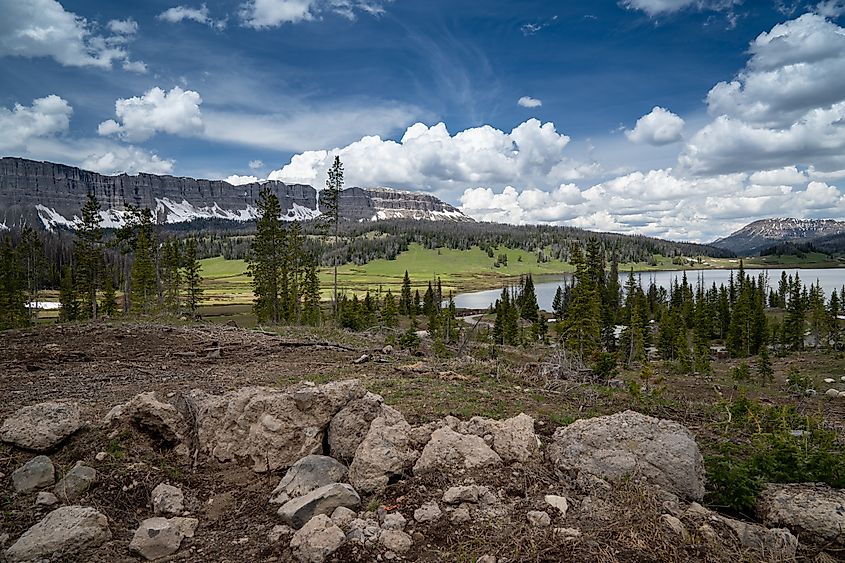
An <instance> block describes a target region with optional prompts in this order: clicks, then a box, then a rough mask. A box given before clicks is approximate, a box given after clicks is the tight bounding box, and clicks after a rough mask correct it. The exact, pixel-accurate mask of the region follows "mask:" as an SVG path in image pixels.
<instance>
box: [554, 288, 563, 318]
mask: <svg viewBox="0 0 845 563" xmlns="http://www.w3.org/2000/svg"><path fill="white" fill-rule="evenodd" d="M564 305H565V302H564V298H563V288H561V287H560V286H557V290H556V291H555V297H554V299H553V300H552V311H553V312H554V314H555V318H556V319H557V320H560V319H562V318H563V315H564V314H565V307H564Z"/></svg>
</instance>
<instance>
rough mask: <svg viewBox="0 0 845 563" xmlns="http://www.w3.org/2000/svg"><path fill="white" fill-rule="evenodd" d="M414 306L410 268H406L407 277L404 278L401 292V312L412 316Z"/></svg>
mask: <svg viewBox="0 0 845 563" xmlns="http://www.w3.org/2000/svg"><path fill="white" fill-rule="evenodd" d="M412 307H413V296H412V295H411V278H410V277H408V270H405V277H404V278H402V292H401V293H400V294H399V314H401V315H405V316H406V317H410V316H411V308H412Z"/></svg>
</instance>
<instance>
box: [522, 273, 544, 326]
mask: <svg viewBox="0 0 845 563" xmlns="http://www.w3.org/2000/svg"><path fill="white" fill-rule="evenodd" d="M520 295H521V299H520V304H519V305H520V311H519V316H520V317H522V318H523V319H525V320H526V321H530V322H532V323H536V322H537V321H538V320H539V319H540V306H539V305H537V293H536V292H535V290H534V280H533V279H532V278H531V274H528V275H527V276H526V277H525V281H524V284H523V286H522V293H521V294H520Z"/></svg>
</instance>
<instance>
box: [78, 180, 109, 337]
mask: <svg viewBox="0 0 845 563" xmlns="http://www.w3.org/2000/svg"><path fill="white" fill-rule="evenodd" d="M74 256H75V258H76V264H77V272H76V280H77V283H78V284H79V291H80V293H81V294H82V295H84V296H85V299H86V305H85V311H86V315H85V316H87V317H91V318H92V319H94V320H96V319H97V291H98V290H99V288H100V281H101V279H100V278H101V272H102V268H103V260H104V258H103V230H102V229H101V228H100V203H99V202H98V201H97V198H96V197H94V194H93V193H91V192H89V193H88V196H87V198H86V201H85V205H84V206H83V207H82V219H81V221H79V222H77V224H76V238H75V241H74Z"/></svg>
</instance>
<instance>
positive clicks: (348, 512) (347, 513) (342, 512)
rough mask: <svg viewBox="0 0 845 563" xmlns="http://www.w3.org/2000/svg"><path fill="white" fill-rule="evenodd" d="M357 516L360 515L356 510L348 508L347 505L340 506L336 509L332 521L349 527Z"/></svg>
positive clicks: (342, 526) (343, 526)
mask: <svg viewBox="0 0 845 563" xmlns="http://www.w3.org/2000/svg"><path fill="white" fill-rule="evenodd" d="M357 517H358V516H357V514H356V513H355V511H354V510H352V509H350V508H346V507H345V506H338V507H337V508H335V509H334V511H333V512H332V515H331V519H332V522H334V523H335V524H337V525H338V526H340V527H341V528H348V527H349V524H351V523H352V521H353V520H355V518H357Z"/></svg>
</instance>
